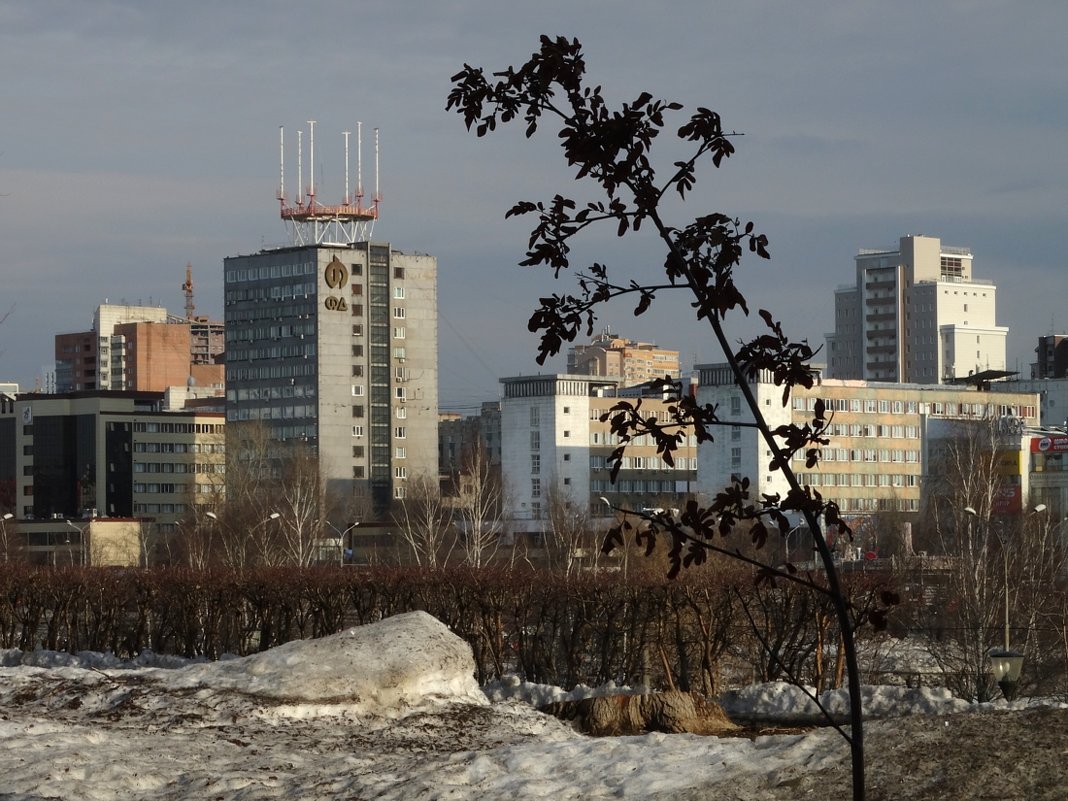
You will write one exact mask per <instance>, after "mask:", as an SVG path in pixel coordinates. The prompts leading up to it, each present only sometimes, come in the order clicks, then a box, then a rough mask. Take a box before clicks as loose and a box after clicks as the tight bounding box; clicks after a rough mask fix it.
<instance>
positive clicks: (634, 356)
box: [567, 328, 679, 387]
mask: <svg viewBox="0 0 1068 801" xmlns="http://www.w3.org/2000/svg"><path fill="white" fill-rule="evenodd" d="M567 372H568V373H570V374H572V375H592V376H599V377H601V378H615V379H618V380H619V381H621V382H622V385H623V386H628V387H629V386H634V385H635V384H642V383H645V382H646V381H651V380H653V379H656V378H664V377H665V376H671V377H672V378H678V376H679V352H678V351H677V350H665V349H664V348H658V347H657V346H656V345H655V344H654V343H652V342H636V341H634V340H633V339H624V338H622V337H618V336H616V335H615V334H613V333H612V331H611V330H610V329H608V328H605V329H604V330H603V331H601V333H600V334H598V335H597V336H596V337H594V339H593V340H592V341H591V342H590V343H589V344H588V345H575V346H574V347H572V348H571V349H570V350H569V351H568V353H567Z"/></svg>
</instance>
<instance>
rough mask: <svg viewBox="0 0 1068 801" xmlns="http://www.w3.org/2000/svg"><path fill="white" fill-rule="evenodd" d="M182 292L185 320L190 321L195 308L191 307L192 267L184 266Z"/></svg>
mask: <svg viewBox="0 0 1068 801" xmlns="http://www.w3.org/2000/svg"><path fill="white" fill-rule="evenodd" d="M182 291H183V292H185V319H187V320H192V319H193V312H194V311H195V310H196V306H194V305H193V265H192V264H186V265H185V283H184V284H182Z"/></svg>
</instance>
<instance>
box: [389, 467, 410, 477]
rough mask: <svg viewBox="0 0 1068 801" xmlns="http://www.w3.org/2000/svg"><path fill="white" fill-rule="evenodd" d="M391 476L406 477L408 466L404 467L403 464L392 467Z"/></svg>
mask: <svg viewBox="0 0 1068 801" xmlns="http://www.w3.org/2000/svg"><path fill="white" fill-rule="evenodd" d="M393 477H394V478H401V479H404V478H407V477H408V468H407V467H404V466H401V467H394V468H393Z"/></svg>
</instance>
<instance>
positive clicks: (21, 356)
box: [0, 0, 1068, 412]
mask: <svg viewBox="0 0 1068 801" xmlns="http://www.w3.org/2000/svg"><path fill="white" fill-rule="evenodd" d="M1065 29H1068V5H1065V4H1064V3H1063V2H1061V1H1060V0H1034V2H1028V3H1026V4H1023V5H1021V4H1020V3H1018V2H1012V1H1011V0H934V1H931V0H925V1H923V2H920V1H919V0H904V1H903V2H898V3H892V4H891V3H873V2H861V3H857V2H844V1H842V2H836V1H834V0H813V1H812V2H806V3H793V2H785V1H782V2H772V1H771V0H753V2H746V3H737V2H732V3H726V2H719V1H718V0H715V1H713V2H696V1H695V2H666V3H639V2H633V1H632V0H619V1H618V2H608V1H607V0H589V1H584V2H575V1H574V0H571V2H566V3H565V2H557V1H556V0H546V1H545V2H540V3H524V4H513V3H499V2H497V3H491V2H488V0H467V1H466V2H459V1H456V0H442V2H435V3H418V4H416V3H406V2H399V3H374V4H372V3H366V2H359V1H358V0H357V1H354V0H348V1H347V2H333V1H332V0H323V2H306V3H293V2H290V3H280V2H274V1H273V0H259V1H258V2H247V1H246V2H240V1H237V0H235V1H234V2H226V3H219V2H210V3H209V2H201V0H190V1H189V2H183V3H180V4H174V3H168V4H164V3H157V2H148V3H145V2H118V1H111V2H109V1H107V0H97V1H96V2H92V3H85V2H81V0H69V1H64V0H38V1H37V2H33V3H7V4H4V5H2V6H0V75H2V76H3V78H2V79H0V108H2V109H3V114H2V115H0V277H2V284H0V315H5V314H6V318H4V320H3V322H2V323H0V381H17V382H19V383H20V384H21V385H22V386H23V387H24V388H27V389H32V388H33V387H34V385H35V382H36V381H37V378H38V376H39V375H40V374H41V372H42V369H44V368H45V367H47V366H49V365H50V364H51V363H52V360H53V337H54V335H55V334H56V333H62V332H70V331H83V330H88V328H89V327H90V323H91V321H92V314H93V311H94V309H95V308H96V306H97V305H98V304H100V303H103V302H112V303H116V302H123V301H125V302H128V303H157V304H162V305H164V306H166V307H167V308H168V309H170V310H172V311H174V312H177V313H181V311H182V309H183V307H184V302H185V299H184V296H183V293H182V291H181V285H182V282H183V281H184V279H185V267H186V264H187V263H188V264H191V265H192V269H193V282H194V287H195V289H194V292H195V303H196V311H197V313H198V314H206V315H208V316H210V317H212V318H213V319H222V313H223V308H222V262H223V259H224V258H226V257H227V256H232V255H240V254H248V253H254V252H257V251H258V250H259V249H261V248H262V247H265V246H273V245H280V244H285V243H286V242H287V241H288V234H287V231H286V229H285V227H284V226H283V224H282V222H281V220H280V219H279V217H278V205H277V201H276V200H275V193H276V191H277V184H278V167H279V165H278V130H279V127H280V126H282V127H284V128H285V129H286V137H287V141H288V142H290V143H293V142H294V141H295V136H296V131H297V130H298V129H304V130H305V131H307V128H308V126H307V123H306V121H307V120H316V121H317V125H316V159H315V161H316V163H315V165H314V169H315V171H316V185H317V194H318V197H319V199H320V200H322V201H324V202H339V201H340V199H341V196H342V194H343V192H344V161H343V138H342V131H345V130H351V131H355V129H356V123H357V122H362V124H363V130H364V134H365V136H364V143H365V146H364V158H363V161H364V176H363V177H364V186H365V191H367V193H368V194H369V189H370V187H371V185H372V184H373V181H374V174H373V166H372V164H373V155H372V153H371V147H370V137H371V134H370V133H369V132H370V131H371V129H373V128H378V129H379V130H380V137H381V139H380V142H381V145H380V146H381V155H380V170H379V182H380V191H381V198H382V201H381V217H380V219H379V221H378V222H377V224H376V227H375V229H374V238H375V239H376V240H378V241H388V242H390V243H391V244H392V245H393V247H395V248H397V249H399V250H402V251H408V252H424V253H430V254H433V255H434V256H436V257H437V259H438V270H439V274H438V294H439V354H440V355H439V367H440V382H439V386H440V402H441V406H442V408H443V409H452V410H457V411H468V412H474V411H476V410H477V408H478V405H479V404H480V403H481V402H482V401H486V400H493V399H496V398H497V397H498V396H499V384H498V378H500V377H502V376H514V375H519V374H529V373H536V372H539V371H541V372H545V371H561V370H563V369H564V362H563V359H562V358H558V359H556V360H553V361H550V362H549V363H547V364H546V365H545V366H544V367H540V366H539V365H537V364H536V362H535V356H536V345H537V342H536V338H535V336H534V335H532V334H530V333H528V332H527V330H526V319H527V318H528V317H529V315H530V312H531V310H532V309H533V307H534V306H535V305H536V298H537V297H539V296H540V295H543V294H546V293H549V292H561V291H568V290H570V289H571V288H572V286H573V285H572V284H571V283H570V282H569V281H566V279H562V280H561V281H559V282H554V280H553V278H552V275H551V273H549V272H547V271H542V270H531V269H521V268H518V267H516V266H515V264H516V263H517V262H518V261H519V260H521V259H522V258H523V253H524V249H525V244H526V238H527V233H528V231H527V230H526V229H525V227H524V224H523V221H521V220H520V221H515V220H510V221H505V220H504V212H505V211H506V210H507V209H508V208H509V207H510V206H511V205H512V204H513V203H514V202H516V201H518V200H538V199H543V198H548V197H551V196H552V195H553V194H555V193H557V192H562V193H565V194H568V193H571V194H574V195H576V196H578V197H580V198H582V197H586V196H584V195H582V194H581V192H580V190H578V189H576V188H575V187H574V186H573V182H572V181H571V175H570V173H569V172H568V170H567V169H566V165H564V164H563V162H562V159H561V157H560V154H559V149H558V146H557V145H556V144H555V141H554V138H553V136H552V135H551V133H549V132H547V133H549V135H547V136H541V137H538V138H536V139H535V140H533V141H528V140H526V139H524V137H523V135H522V130H521V129H519V128H516V129H510V128H505V129H504V130H502V131H500V132H498V133H497V134H496V135H494V136H492V137H489V138H485V139H478V138H476V137H475V136H474V135H473V134H469V133H467V132H466V130H465V129H464V126H463V124H462V121H461V119H460V117H459V116H457V115H455V114H452V113H446V111H445V97H446V95H447V93H448V91H449V87H450V83H449V78H450V76H451V75H453V74H454V73H456V72H457V71H459V69H460V68H461V67H462V65H463V64H464V63H470V64H472V65H477V66H484V67H486V68H488V69H489V70H490V71H492V70H497V69H501V68H503V67H505V66H507V65H510V64H520V63H522V62H523V61H525V60H526V58H527V57H528V56H529V55H530V53H531V52H533V51H534V50H535V49H536V47H537V44H538V37H539V36H540V35H541V34H549V35H553V36H555V35H566V36H568V37H575V38H578V39H579V40H580V41H581V42H582V43H583V46H584V50H585V53H586V60H587V68H588V73H589V77H590V81H591V82H592V83H594V84H600V85H602V87H603V89H604V92H605V94H606V96H607V97H608V98H609V99H610V100H612V101H614V102H625V101H627V100H630V99H633V98H634V97H636V96H637V95H638V94H639V93H640V92H642V91H648V92H650V93H652V94H653V95H654V96H657V97H663V98H667V99H671V100H677V101H679V102H682V103H684V104H686V105H687V107H688V108H690V107H693V106H697V105H703V106H707V107H711V108H713V109H715V110H716V111H718V112H719V113H720V114H721V116H722V118H723V121H724V125H725V126H726V127H727V128H728V129H731V130H734V131H737V132H740V133H742V134H744V136H742V137H740V138H739V139H738V142H737V147H738V152H737V154H736V155H735V156H734V157H733V158H731V159H730V160H728V161H727V162H726V165H725V166H724V167H723V168H722V169H720V170H718V171H713V170H711V168H709V169H707V170H706V171H704V172H702V173H701V174H700V177H701V179H702V181H703V182H702V183H701V184H700V185H699V188H698V190H697V191H696V192H694V193H693V195H692V196H691V201H690V202H689V203H688V204H687V206H686V207H685V209H674V210H673V211H675V212H677V216H676V217H674V221H676V222H677V224H679V225H682V224H685V221H686V219H688V218H692V217H694V216H697V215H699V214H703V213H707V212H710V211H720V212H724V213H727V214H729V215H731V216H736V217H739V218H741V219H742V220H743V221H744V220H753V221H754V223H755V224H756V227H757V229H758V230H760V231H762V232H764V233H765V234H766V235H767V237H768V239H769V241H770V246H769V247H770V251H771V254H772V260H771V261H770V262H763V261H759V260H752V261H745V262H743V272H742V276H743V277H742V286H743V289H745V290H747V291H749V292H751V294H752V305H753V307H754V309H755V308H768V309H770V310H772V311H773V313H774V314H775V315H776V317H777V318H779V319H781V320H782V321H783V323H784V326H785V328H786V331H787V333H788V334H790V335H791V336H792V337H794V338H797V339H808V341H809V342H810V343H811V344H813V345H816V346H822V344H823V337H824V334H826V333H827V332H828V331H830V330H832V329H833V292H834V289H835V288H836V287H838V286H842V285H847V284H850V283H852V282H853V276H854V273H853V257H854V256H855V255H856V253H857V251H858V250H859V249H860V248H872V247H875V248H895V247H896V245H897V242H898V239H899V237H901V236H903V235H908V234H926V235H929V236H937V237H940V238H941V239H942V241H943V243H944V244H947V245H954V246H965V247H970V248H971V249H972V251H973V253H974V256H975V259H974V273H975V276H976V277H978V278H983V279H990V280H994V281H995V282H996V283H997V284H998V320H997V322H998V324H1000V325H1007V326H1009V327H1010V333H1009V341H1008V362H1009V368H1010V369H1013V370H1019V371H1021V372H1022V373H1023V375H1024V377H1028V376H1029V367H1030V363H1031V360H1032V359H1033V350H1034V347H1035V344H1036V341H1037V337H1039V336H1041V335H1044V334H1048V333H1051V332H1057V333H1060V332H1063V331H1066V330H1068V314H1066V313H1065V311H1064V310H1063V308H1062V307H1063V305H1064V303H1063V298H1064V296H1065V289H1066V288H1068V287H1066V285H1068V272H1066V270H1065V266H1066V265H1065V261H1066V259H1065V257H1064V254H1065V253H1068V226H1066V225H1065V209H1066V208H1068V204H1066V202H1065V201H1066V200H1068V159H1065V158H1064V157H1063V154H1062V149H1063V146H1064V142H1066V141H1068V79H1066V75H1068V51H1066V50H1065V49H1064V47H1063V32H1064V30H1065ZM681 120H682V118H680V119H679V121H678V122H679V123H681ZM673 127H674V121H673ZM305 142H307V133H305ZM291 147H292V145H291ZM352 151H353V152H352V154H351V157H350V158H351V162H352V166H351V167H350V169H351V170H352V171H353V172H354V171H355V164H354V162H355V152H354V151H355V147H354V144H353V147H352ZM294 153H295V151H293V150H292V149H291V150H290V152H289V154H288V155H287V166H286V169H287V187H289V189H290V190H291V189H293V188H295V187H294V184H295V172H296V165H295V155H294ZM307 162H308V156H307V153H306V154H305V170H306V171H307V170H308V169H309V166H308V163H307ZM305 180H307V179H305ZM287 193H288V192H287ZM684 215H685V216H684ZM605 236H607V232H606V234H605ZM576 255H577V256H578V261H577V264H578V265H579V266H582V265H584V264H587V263H589V262H590V261H593V260H599V261H606V262H608V263H609V265H610V266H614V267H615V268H616V269H618V270H621V271H631V272H634V273H635V274H637V275H643V274H647V273H646V272H644V271H647V270H649V269H652V270H656V269H657V267H658V265H659V264H661V263H662V256H661V255H660V251H659V250H658V249H656V247H655V243H652V242H650V241H649V240H647V239H638V240H634V241H627V242H626V247H620V245H619V243H617V242H615V241H614V238H612V237H608V238H607V239H604V238H600V237H595V238H591V239H590V240H589V242H588V243H587V244H586V245H585V246H583V247H580V248H578V249H577V251H576ZM690 316H691V315H690V314H689V308H688V306H687V305H686V304H685V302H684V301H683V300H682V299H681V298H680V299H678V300H674V299H671V298H670V297H662V298H659V299H658V301H657V303H656V304H654V307H653V309H652V311H650V312H649V313H648V314H647V315H645V316H643V317H640V318H635V317H633V316H632V314H631V310H630V308H628V307H619V308H610V309H608V310H607V313H606V315H605V316H604V317H602V319H601V320H600V322H599V325H610V326H611V327H612V329H613V330H614V331H615V332H616V333H618V334H620V335H623V336H626V337H629V338H633V339H639V340H645V341H654V342H656V343H657V344H659V345H660V346H662V347H666V348H672V349H676V350H679V351H680V353H681V354H682V361H683V363H684V366H686V367H689V366H690V365H691V364H692V363H693V362H695V361H696V362H708V361H714V360H716V359H717V358H718V354H717V353H716V351H715V349H714V343H713V341H712V339H711V336H710V335H709V333H708V332H707V330H706V329H704V328H702V327H701V326H699V325H698V324H696V323H695V322H693V321H692V320H691V319H690ZM754 316H755V315H754ZM756 330H757V328H756V325H755V324H754V323H753V322H752V321H751V320H737V321H731V322H730V323H729V324H728V331H729V335H730V336H731V337H732V338H734V339H740V338H742V337H744V336H749V335H751V334H752V333H754V332H755V331H756Z"/></svg>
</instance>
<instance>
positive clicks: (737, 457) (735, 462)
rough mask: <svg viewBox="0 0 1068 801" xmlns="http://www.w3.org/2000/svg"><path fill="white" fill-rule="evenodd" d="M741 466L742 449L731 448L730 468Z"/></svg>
mask: <svg viewBox="0 0 1068 801" xmlns="http://www.w3.org/2000/svg"><path fill="white" fill-rule="evenodd" d="M741 466H742V449H741V448H731V467H741Z"/></svg>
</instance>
